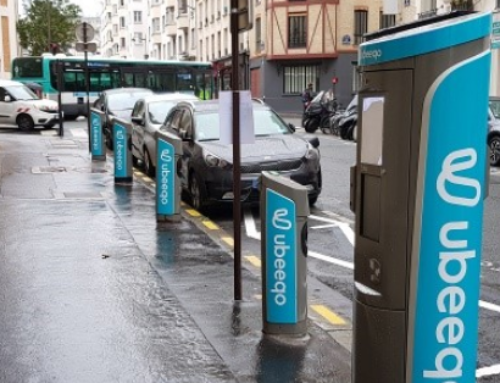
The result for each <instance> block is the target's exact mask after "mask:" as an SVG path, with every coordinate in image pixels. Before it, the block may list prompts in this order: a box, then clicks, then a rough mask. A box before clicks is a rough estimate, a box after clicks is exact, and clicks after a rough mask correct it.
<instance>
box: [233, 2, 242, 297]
mask: <svg viewBox="0 0 500 383" xmlns="http://www.w3.org/2000/svg"><path fill="white" fill-rule="evenodd" d="M238 16H239V15H238V0H231V54H232V57H231V61H232V64H231V65H232V73H231V75H232V84H231V88H232V89H233V195H234V199H233V222H234V300H236V301H240V300H241V299H242V286H241V156H240V94H239V92H238V91H239V76H238V75H239V73H238V72H239V63H238V61H239V60H238V58H239V55H238V45H239V25H238Z"/></svg>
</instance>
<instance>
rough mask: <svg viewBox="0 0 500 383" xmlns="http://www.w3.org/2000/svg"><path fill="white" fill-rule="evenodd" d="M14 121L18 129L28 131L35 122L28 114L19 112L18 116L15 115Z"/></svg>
mask: <svg viewBox="0 0 500 383" xmlns="http://www.w3.org/2000/svg"><path fill="white" fill-rule="evenodd" d="M16 123H17V126H18V127H19V129H20V130H22V131H23V132H28V131H30V130H33V129H34V128H35V122H34V121H33V119H32V118H31V116H30V115H28V114H20V115H19V116H17V120H16Z"/></svg>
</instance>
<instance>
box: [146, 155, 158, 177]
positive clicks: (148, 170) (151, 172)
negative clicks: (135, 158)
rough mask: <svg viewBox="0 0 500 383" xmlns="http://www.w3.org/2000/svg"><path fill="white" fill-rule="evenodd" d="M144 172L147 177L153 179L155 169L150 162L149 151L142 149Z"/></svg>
mask: <svg viewBox="0 0 500 383" xmlns="http://www.w3.org/2000/svg"><path fill="white" fill-rule="evenodd" d="M144 172H145V173H146V175H147V176H148V177H154V176H155V172H156V169H155V167H154V165H153V161H151V156H150V155H149V150H147V149H144Z"/></svg>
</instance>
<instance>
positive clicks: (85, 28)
mask: <svg viewBox="0 0 500 383" xmlns="http://www.w3.org/2000/svg"><path fill="white" fill-rule="evenodd" d="M83 44H84V50H83V54H84V61H85V90H86V93H87V131H88V134H89V137H90V78H89V52H88V23H86V22H84V23H83ZM90 151H91V147H90V140H89V152H90Z"/></svg>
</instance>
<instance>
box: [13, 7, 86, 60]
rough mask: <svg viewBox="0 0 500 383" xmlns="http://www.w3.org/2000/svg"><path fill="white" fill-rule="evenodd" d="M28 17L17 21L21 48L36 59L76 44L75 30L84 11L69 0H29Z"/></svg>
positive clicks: (25, 8)
mask: <svg viewBox="0 0 500 383" xmlns="http://www.w3.org/2000/svg"><path fill="white" fill-rule="evenodd" d="M24 11H25V12H24V13H25V16H24V17H23V18H22V19H20V20H19V21H18V22H17V33H18V34H19V42H20V45H21V47H23V48H24V49H27V50H28V51H29V52H30V54H31V55H32V56H39V55H41V54H42V53H43V52H49V51H51V47H52V50H54V47H55V46H57V47H58V48H59V50H65V49H66V48H67V47H69V45H71V43H73V42H75V40H76V36H75V27H76V25H77V24H78V22H79V21H80V13H81V11H82V10H81V8H80V7H79V6H78V5H76V4H71V3H70V2H69V0H25V2H24Z"/></svg>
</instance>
